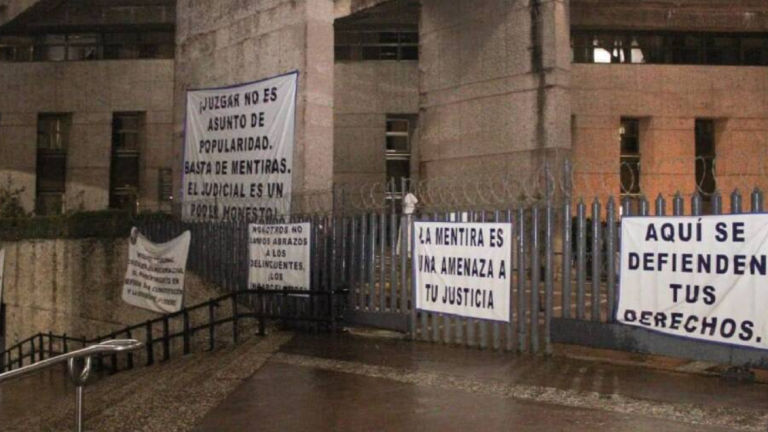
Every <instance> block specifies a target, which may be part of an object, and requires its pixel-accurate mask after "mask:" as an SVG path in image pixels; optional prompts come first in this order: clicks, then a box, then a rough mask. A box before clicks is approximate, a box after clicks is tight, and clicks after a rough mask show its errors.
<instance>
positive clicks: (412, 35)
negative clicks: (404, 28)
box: [400, 32, 419, 44]
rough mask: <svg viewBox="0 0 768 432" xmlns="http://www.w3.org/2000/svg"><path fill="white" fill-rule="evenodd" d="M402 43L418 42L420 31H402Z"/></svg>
mask: <svg viewBox="0 0 768 432" xmlns="http://www.w3.org/2000/svg"><path fill="white" fill-rule="evenodd" d="M400 43H403V44H418V43H419V33H418V32H404V33H400Z"/></svg>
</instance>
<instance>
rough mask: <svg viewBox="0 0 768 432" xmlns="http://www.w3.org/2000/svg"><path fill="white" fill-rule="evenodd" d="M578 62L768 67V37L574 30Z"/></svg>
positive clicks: (575, 52) (574, 49)
mask: <svg viewBox="0 0 768 432" xmlns="http://www.w3.org/2000/svg"><path fill="white" fill-rule="evenodd" d="M571 47H572V55H573V57H572V58H573V62H574V63H648V64H689V65H699V64H701V65H748V66H768V55H766V53H767V52H768V35H766V34H759V33H755V34H739V33H696V32H653V31H647V32H644V31H636V32H632V31H607V30H594V31H593V30H573V31H572V33H571Z"/></svg>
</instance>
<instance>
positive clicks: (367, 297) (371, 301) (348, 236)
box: [331, 210, 412, 333]
mask: <svg viewBox="0 0 768 432" xmlns="http://www.w3.org/2000/svg"><path fill="white" fill-rule="evenodd" d="M409 226H410V220H409V217H407V216H402V215H399V214H397V213H395V212H389V211H386V210H382V211H380V212H371V213H365V214H360V215H352V216H343V217H338V218H335V219H334V220H333V224H332V227H331V238H332V241H331V246H332V251H331V260H332V262H333V263H335V264H334V265H332V266H331V267H332V268H335V269H336V270H335V271H334V274H338V283H336V282H334V285H335V286H336V287H337V289H340V290H342V291H343V292H345V293H346V301H345V305H344V314H343V317H344V323H345V324H346V325H350V326H366V327H374V328H379V329H385V330H394V331H398V332H403V333H406V332H408V331H409V329H410V322H411V315H412V298H411V263H410V257H409V241H408V234H409V229H408V227H409Z"/></svg>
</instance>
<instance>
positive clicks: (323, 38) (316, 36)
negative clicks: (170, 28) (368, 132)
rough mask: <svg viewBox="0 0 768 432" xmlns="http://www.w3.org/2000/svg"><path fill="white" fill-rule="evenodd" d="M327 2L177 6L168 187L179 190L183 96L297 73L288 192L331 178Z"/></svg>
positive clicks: (231, 0) (184, 1)
mask: <svg viewBox="0 0 768 432" xmlns="http://www.w3.org/2000/svg"><path fill="white" fill-rule="evenodd" d="M333 16H334V5H333V1H332V0H265V1H246V2H243V1H237V0H217V1H215V2H212V1H211V2H209V1H204V2H200V1H193V0H180V1H179V2H178V3H177V34H176V44H177V47H176V72H175V81H176V82H175V92H174V93H175V95H174V112H175V115H174V123H175V137H174V140H175V142H177V145H176V148H175V164H174V170H175V171H174V174H175V175H174V185H175V190H176V191H177V192H176V193H178V191H179V188H180V183H181V166H182V157H183V156H182V153H183V141H182V140H183V137H182V134H183V128H184V109H185V92H186V90H187V89H191V88H205V87H219V86H226V85H233V84H239V83H246V82H250V81H256V80H260V79H263V78H268V77H271V76H275V75H279V74H282V73H286V72H290V71H293V70H299V71H300V77H299V95H298V107H297V111H296V141H295V147H294V162H293V163H294V168H293V173H294V174H293V175H294V180H293V187H294V192H302V191H310V190H328V189H330V188H331V185H332V179H333V57H334V56H333Z"/></svg>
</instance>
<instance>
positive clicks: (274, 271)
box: [248, 223, 312, 291]
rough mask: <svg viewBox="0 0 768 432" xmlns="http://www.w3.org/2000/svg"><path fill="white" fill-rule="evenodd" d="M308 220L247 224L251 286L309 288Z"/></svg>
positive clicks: (292, 288)
mask: <svg viewBox="0 0 768 432" xmlns="http://www.w3.org/2000/svg"><path fill="white" fill-rule="evenodd" d="M311 230H312V225H311V224H309V223H297V224H280V225H256V224H251V225H249V226H248V233H249V237H248V239H249V240H248V244H249V251H250V252H249V253H250V261H249V266H248V268H249V273H248V286H249V288H250V289H258V288H262V289H268V290H291V291H294V290H299V291H309V288H310V284H309V276H310V256H309V254H310V233H311Z"/></svg>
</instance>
